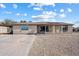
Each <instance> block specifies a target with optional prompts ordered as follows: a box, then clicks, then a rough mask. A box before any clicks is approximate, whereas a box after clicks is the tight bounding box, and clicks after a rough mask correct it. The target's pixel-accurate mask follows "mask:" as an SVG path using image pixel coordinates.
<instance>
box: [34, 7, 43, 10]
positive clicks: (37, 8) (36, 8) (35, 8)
mask: <svg viewBox="0 0 79 59" xmlns="http://www.w3.org/2000/svg"><path fill="white" fill-rule="evenodd" d="M33 10H43V9H42V8H40V7H34V8H33Z"/></svg>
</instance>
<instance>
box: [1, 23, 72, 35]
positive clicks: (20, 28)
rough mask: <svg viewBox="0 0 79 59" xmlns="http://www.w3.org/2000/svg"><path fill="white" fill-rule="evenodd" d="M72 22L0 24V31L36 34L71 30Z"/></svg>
mask: <svg viewBox="0 0 79 59" xmlns="http://www.w3.org/2000/svg"><path fill="white" fill-rule="evenodd" d="M72 25H73V24H69V23H63V22H19V23H15V24H12V25H3V24H0V33H11V34H30V33H31V34H37V33H39V34H40V33H64V32H72V30H73V27H72Z"/></svg>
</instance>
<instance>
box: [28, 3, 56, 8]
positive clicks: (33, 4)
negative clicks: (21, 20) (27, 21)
mask: <svg viewBox="0 0 79 59" xmlns="http://www.w3.org/2000/svg"><path fill="white" fill-rule="evenodd" d="M33 6H38V7H43V6H53V7H55V3H31V4H30V5H28V7H33Z"/></svg>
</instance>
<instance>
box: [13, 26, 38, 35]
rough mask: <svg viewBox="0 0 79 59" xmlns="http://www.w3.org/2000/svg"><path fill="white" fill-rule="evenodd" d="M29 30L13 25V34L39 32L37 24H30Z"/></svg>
mask: <svg viewBox="0 0 79 59" xmlns="http://www.w3.org/2000/svg"><path fill="white" fill-rule="evenodd" d="M28 28H29V29H28V30H21V28H20V25H19V26H13V34H27V33H37V26H30V25H29V26H28Z"/></svg>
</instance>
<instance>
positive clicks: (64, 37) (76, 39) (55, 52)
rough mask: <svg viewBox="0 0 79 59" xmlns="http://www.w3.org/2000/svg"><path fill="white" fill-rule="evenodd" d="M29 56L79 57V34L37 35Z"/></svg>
mask: <svg viewBox="0 0 79 59" xmlns="http://www.w3.org/2000/svg"><path fill="white" fill-rule="evenodd" d="M28 55H33V56H34V55H35V56H73V55H74V56H79V33H70V34H49V35H48V34H46V35H37V36H36V39H35V41H34V43H33V45H32V48H31V49H30V52H29V54H28Z"/></svg>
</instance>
